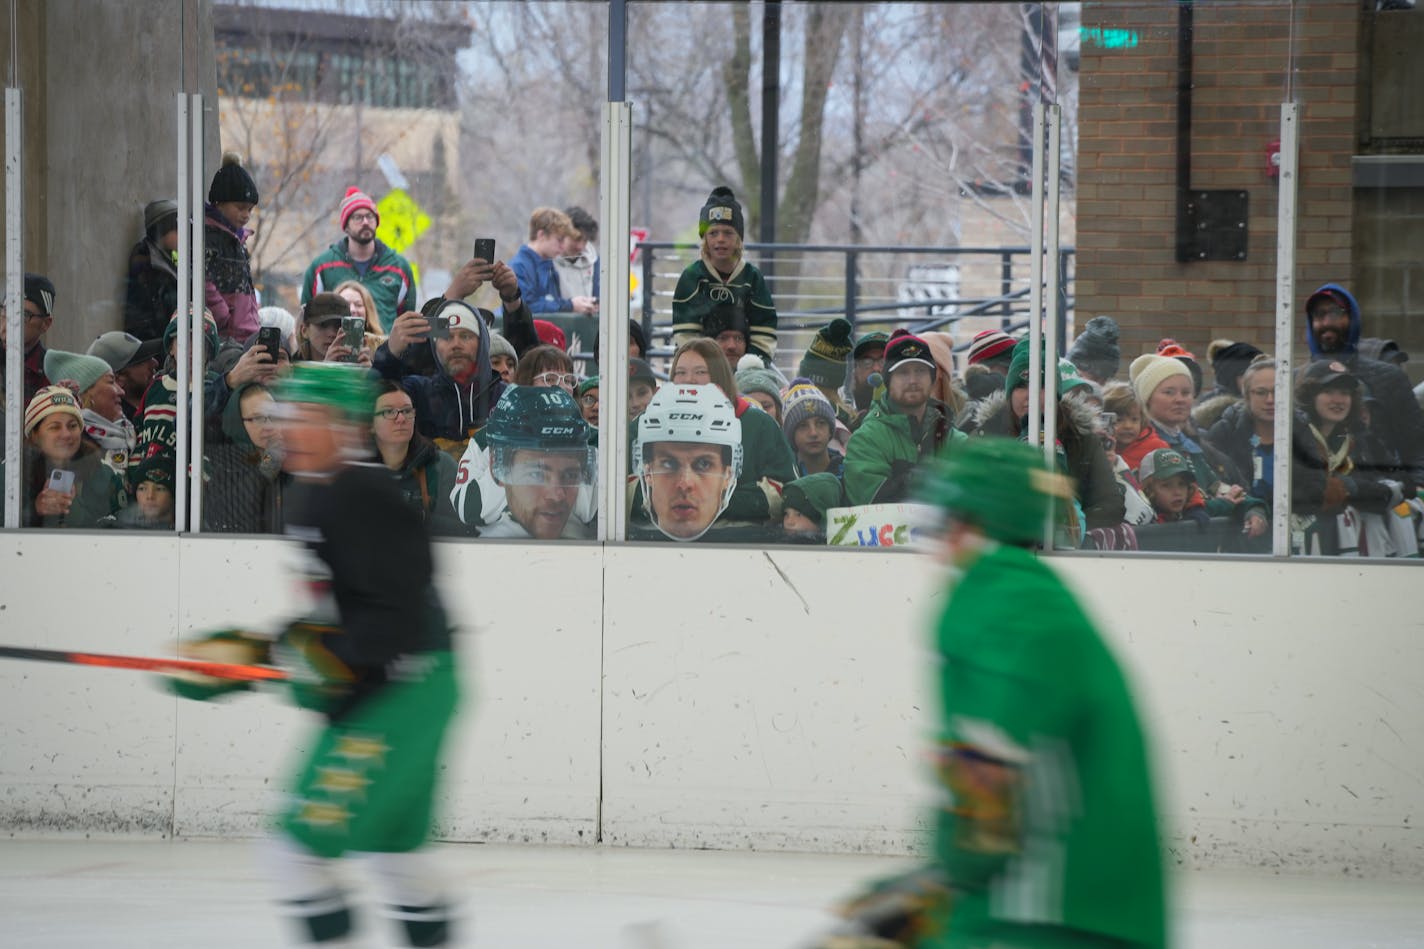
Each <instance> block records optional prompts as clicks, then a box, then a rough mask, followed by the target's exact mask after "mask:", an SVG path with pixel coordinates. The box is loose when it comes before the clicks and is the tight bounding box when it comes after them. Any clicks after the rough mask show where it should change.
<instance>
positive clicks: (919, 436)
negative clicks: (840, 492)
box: [844, 395, 966, 504]
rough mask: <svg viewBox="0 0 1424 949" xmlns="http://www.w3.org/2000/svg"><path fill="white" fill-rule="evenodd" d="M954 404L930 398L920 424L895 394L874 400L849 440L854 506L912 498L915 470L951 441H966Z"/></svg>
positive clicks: (849, 485)
mask: <svg viewBox="0 0 1424 949" xmlns="http://www.w3.org/2000/svg"><path fill="white" fill-rule="evenodd" d="M965 437H966V436H965V434H964V433H963V432H961V431H960V430H959V429H957V428H955V427H954V424H953V422H952V421H951V420H950V413H949V408H948V407H947V406H946V405H945V404H944V403H943V402H940V401H938V400H937V399H930V402H929V405H928V406H927V407H926V408H925V417H924V420H923V422H922V423H921V424H920V425H914V424H913V422H912V421H911V419H910V417H909V416H908V415H906V414H905V413H903V412H901V411H900V409H899V408H898V407H897V406H896V405H895V403H893V402H891V401H890V398H889V396H885V395H882V396H881V397H880V398H878V399H876V400H875V401H874V402H873V403H871V406H870V411H869V412H867V413H866V415H865V418H864V419H863V420H862V421H861V423H860V425H859V427H857V428H856V430H855V431H854V432H852V433H851V436H850V442H849V443H847V444H846V457H845V477H844V480H845V488H846V496H847V497H848V498H849V499H850V503H851V504H880V503H884V502H890V501H903V500H905V499H906V498H907V497H908V496H909V490H910V474H911V472H912V471H913V470H914V468H915V466H916V465H918V464H920V463H921V462H923V461H925V460H927V459H929V458H931V457H933V456H934V455H935V453H937V452H938V451H939V450H940V448H941V446H943V445H944V444H945V443H947V442H956V441H962V440H964V438H965Z"/></svg>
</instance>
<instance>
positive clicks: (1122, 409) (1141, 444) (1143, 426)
mask: <svg viewBox="0 0 1424 949" xmlns="http://www.w3.org/2000/svg"><path fill="white" fill-rule="evenodd" d="M1103 411H1105V412H1111V413H1113V415H1115V416H1116V417H1117V421H1116V422H1115V423H1114V424H1113V439H1114V441H1116V442H1117V455H1118V458H1119V459H1120V460H1121V461H1123V462H1124V463H1125V465H1126V467H1127V468H1128V469H1129V470H1131V469H1134V468H1136V467H1137V465H1138V464H1139V463H1140V462H1141V460H1142V459H1143V458H1145V457H1146V456H1147V455H1148V454H1150V453H1151V452H1153V451H1155V450H1157V449H1158V448H1166V447H1167V443H1166V442H1164V441H1163V440H1162V438H1161V437H1160V436H1159V435H1158V434H1157V431H1156V429H1154V428H1153V427H1152V426H1151V425H1148V424H1147V419H1146V418H1144V417H1143V414H1142V403H1141V402H1139V401H1137V393H1136V392H1135V391H1134V390H1133V388H1132V386H1130V385H1128V384H1127V383H1126V382H1113V383H1109V384H1108V386H1107V387H1106V388H1104V389H1103ZM1139 480H1140V479H1139Z"/></svg>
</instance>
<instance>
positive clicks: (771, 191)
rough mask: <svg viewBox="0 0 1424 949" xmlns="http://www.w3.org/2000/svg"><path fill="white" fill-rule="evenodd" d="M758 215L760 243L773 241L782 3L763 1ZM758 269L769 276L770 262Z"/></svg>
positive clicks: (779, 118)
mask: <svg viewBox="0 0 1424 949" xmlns="http://www.w3.org/2000/svg"><path fill="white" fill-rule="evenodd" d="M761 43H762V49H761V53H762V56H761V59H762V65H761V213H760V215H759V217H760V220H759V221H758V222H757V231H758V233H759V234H760V235H761V238H760V239H761V242H762V243H763V244H773V243H775V242H776V190H777V189H776V157H777V154H778V152H779V151H780V150H781V136H780V125H781V0H766V5H765V6H764V7H763V8H762V17H761ZM761 269H762V271H763V273H764V274H765V275H766V276H768V277H769V276H771V271H772V269H773V264H772V261H771V260H770V259H767V260H765V261H764V262H763V263H762V266H761Z"/></svg>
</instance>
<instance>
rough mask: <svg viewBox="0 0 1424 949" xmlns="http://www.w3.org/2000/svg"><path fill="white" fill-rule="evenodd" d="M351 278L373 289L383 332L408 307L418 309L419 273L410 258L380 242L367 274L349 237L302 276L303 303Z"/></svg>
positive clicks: (327, 250) (323, 255) (377, 244)
mask: <svg viewBox="0 0 1424 949" xmlns="http://www.w3.org/2000/svg"><path fill="white" fill-rule="evenodd" d="M348 280H355V281H357V282H358V283H360V284H361V286H363V287H365V288H366V289H367V290H369V291H371V297H372V298H373V299H374V300H375V301H376V313H377V315H378V316H379V317H380V319H381V332H383V333H385V334H387V335H389V334H390V332H391V324H392V323H394V322H395V321H396V317H397V316H400V315H401V314H402V313H404V312H405V311H406V310H414V309H416V305H415V273H414V271H412V270H411V268H410V261H408V260H406V259H405V258H404V257H402V256H401V255H400V254H397V253H396V252H395V251H393V250H391V249H390V248H389V247H387V246H386V245H385V244H382V243H381V242H380V241H376V255H375V256H374V257H372V258H371V261H370V264H369V265H368V266H367V267H366V275H365V276H364V277H363V276H362V275H361V272H360V271H359V270H358V269H357V268H356V264H355V262H354V261H352V259H351V255H350V254H348V253H347V252H346V238H344V237H343V238H341V240H339V241H337V242H336V243H335V244H332V245H331V246H330V247H328V248H327V249H326V252H325V253H324V254H322V255H320V256H319V257H317V259H316V260H313V261H312V262H311V265H310V266H308V267H307V272H306V273H304V274H303V275H302V306H306V305H307V304H308V303H309V302H311V298H312V297H313V296H315V295H316V294H318V293H333V292H335V290H336V288H337V287H338V286H340V285H341V284H343V283H345V282H346V281H348Z"/></svg>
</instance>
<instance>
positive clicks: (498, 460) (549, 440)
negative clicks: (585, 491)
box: [485, 386, 595, 540]
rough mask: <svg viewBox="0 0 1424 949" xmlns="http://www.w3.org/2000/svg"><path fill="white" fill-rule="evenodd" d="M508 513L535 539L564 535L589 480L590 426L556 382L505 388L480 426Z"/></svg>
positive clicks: (591, 472) (591, 478)
mask: <svg viewBox="0 0 1424 949" xmlns="http://www.w3.org/2000/svg"><path fill="white" fill-rule="evenodd" d="M485 437H486V438H487V439H488V442H487V443H488V445H489V450H490V470H491V472H492V473H493V475H494V478H495V481H497V482H498V483H499V485H500V487H502V488H504V495H505V500H506V503H507V504H508V506H509V514H508V516H509V517H510V519H512V520H513V521H514V522H515V523H517V524H518V525H519V526H520V527H522V528H523V529H524V530H525V531H527V532H528V534H529V536H530V537H533V538H534V539H536V540H554V539H557V538H559V537H560V536H562V535H563V532H564V526H565V525H566V524H568V521H569V515H570V514H571V513H573V509H574V501H575V500H576V499H577V497H578V491H579V488H581V487H582V486H584V485H586V484H592V483H593V481H594V477H595V475H594V471H595V460H594V449H593V447H592V446H591V445H589V427H588V423H587V422H585V421H584V420H583V415H582V414H581V413H580V412H579V407H578V405H577V403H575V402H574V400H573V397H572V396H571V395H569V394H568V393H567V392H565V391H564V390H563V389H561V388H559V387H558V386H510V387H509V388H508V389H506V390H505V391H504V394H503V395H502V396H500V399H499V402H498V403H496V404H495V407H494V409H493V411H491V412H490V417H489V423H488V425H487V426H486V427H485Z"/></svg>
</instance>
